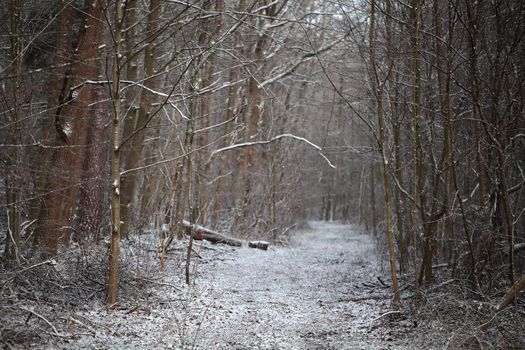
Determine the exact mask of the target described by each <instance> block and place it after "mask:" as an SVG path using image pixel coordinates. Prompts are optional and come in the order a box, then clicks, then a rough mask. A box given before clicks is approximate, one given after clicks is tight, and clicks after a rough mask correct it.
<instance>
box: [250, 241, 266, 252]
mask: <svg viewBox="0 0 525 350" xmlns="http://www.w3.org/2000/svg"><path fill="white" fill-rule="evenodd" d="M269 245H270V243H268V242H266V241H250V242H248V247H250V248H256V249H261V250H268V246H269Z"/></svg>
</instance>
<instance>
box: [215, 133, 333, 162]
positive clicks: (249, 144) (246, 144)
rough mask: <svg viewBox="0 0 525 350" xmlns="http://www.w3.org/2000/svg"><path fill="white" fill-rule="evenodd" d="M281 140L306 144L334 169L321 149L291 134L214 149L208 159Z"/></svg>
mask: <svg viewBox="0 0 525 350" xmlns="http://www.w3.org/2000/svg"><path fill="white" fill-rule="evenodd" d="M283 138H291V139H294V140H298V141H302V142H304V143H306V144H307V145H309V146H311V147H313V148H315V149H316V150H317V151H319V155H320V156H321V157H323V158H324V160H326V162H327V163H328V165H329V166H330V167H331V168H334V169H335V165H333V164H332V162H330V159H328V157H326V156H325V155H324V154H323V153H322V150H323V149H322V148H321V147H319V146H317V145H316V144H315V143H313V142H311V141H309V140H307V139H305V138H304V137H300V136H296V135H293V134H281V135H277V136H274V137H272V138H271V139H269V140H261V141H253V142H244V143H237V144H233V145H230V146H227V147H223V148H219V149H216V150H215V151H213V152H212V153H211V156H210V158H212V157H214V156H215V155H216V154H218V153H222V152H226V151H231V150H234V149H237V148H244V147H251V146H259V145H267V144H269V143H272V142H274V141H277V140H280V139H283Z"/></svg>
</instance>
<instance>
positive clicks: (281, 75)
mask: <svg viewBox="0 0 525 350" xmlns="http://www.w3.org/2000/svg"><path fill="white" fill-rule="evenodd" d="M349 35H350V33H347V34H346V35H344V36H342V37H340V38H339V39H336V40H334V41H332V42H331V43H329V44H328V45H326V46H324V47H321V48H320V49H318V50H316V51H314V52H309V53H307V54H304V55H303V56H302V57H301V58H299V59H298V60H297V61H295V62H294V63H293V64H291V65H289V66H288V67H285V68H284V69H283V70H282V71H281V72H280V73H277V74H276V75H274V76H272V77H270V78H268V79H266V80H265V81H263V82H262V83H261V84H260V85H259V86H260V87H261V88H263V87H265V86H266V85H268V84H272V83H274V82H276V81H277V80H279V79H282V78H284V77H286V76H288V75H290V74H292V73H293V72H295V71H296V70H297V68H299V66H300V65H301V64H303V63H305V62H308V61H309V60H311V59H312V58H314V57H317V56H318V55H320V54H322V53H323V52H326V51H329V50H331V49H332V48H333V47H334V46H336V45H337V44H339V43H340V42H342V41H343V40H345V39H346V38H347V37H348V36H349Z"/></svg>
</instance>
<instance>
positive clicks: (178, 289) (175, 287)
mask: <svg viewBox="0 0 525 350" xmlns="http://www.w3.org/2000/svg"><path fill="white" fill-rule="evenodd" d="M135 279H138V280H142V281H146V282H149V283H153V284H156V285H159V286H167V287H171V288H174V289H175V290H177V291H178V292H182V288H180V287H177V286H176V285H174V284H171V283H165V282H157V281H155V280H150V279H149V278H144V277H135Z"/></svg>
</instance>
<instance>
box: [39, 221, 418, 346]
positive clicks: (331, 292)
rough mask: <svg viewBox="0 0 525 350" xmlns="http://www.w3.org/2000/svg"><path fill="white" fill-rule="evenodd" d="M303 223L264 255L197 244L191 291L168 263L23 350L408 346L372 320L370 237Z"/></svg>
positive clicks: (382, 294)
mask: <svg viewBox="0 0 525 350" xmlns="http://www.w3.org/2000/svg"><path fill="white" fill-rule="evenodd" d="M310 225H311V228H310V229H308V230H305V231H304V232H299V233H297V234H295V235H294V237H293V238H292V240H291V242H290V245H289V246H288V247H274V246H271V247H270V249H269V250H268V251H262V250H258V249H250V248H245V247H243V248H231V247H226V246H220V245H209V244H206V243H201V244H200V250H198V253H199V255H200V256H201V258H197V257H196V258H195V259H194V261H196V264H195V265H194V267H195V273H194V277H195V280H194V284H193V285H192V286H190V287H187V286H186V285H185V284H184V283H183V279H182V275H183V274H182V272H181V271H182V267H181V264H180V261H176V260H177V259H174V258H173V259H171V260H170V261H171V264H170V265H168V266H167V268H166V270H165V272H164V273H163V274H162V279H159V278H158V277H159V276H158V275H155V276H153V275H152V276H150V277H151V280H154V281H155V282H154V283H153V284H152V285H151V288H150V289H149V291H148V292H145V293H144V295H143V296H142V298H141V299H140V300H139V301H135V302H132V301H128V302H126V301H125V300H124V301H122V302H121V304H120V305H119V307H117V308H116V309H114V310H107V308H106V307H104V305H102V304H100V305H96V304H95V305H90V306H89V308H87V309H85V310H84V311H80V310H79V311H77V312H75V313H72V314H69V315H68V316H67V318H68V322H67V324H68V325H70V327H72V328H71V329H69V330H68V331H69V332H70V333H69V334H73V335H74V336H72V337H67V338H60V337H56V336H55V337H50V338H48V340H49V343H47V344H42V343H40V344H32V346H31V348H41V349H48V348H51V349H55V348H76V349H79V348H86V349H290V350H293V349H301V350H303V349H406V348H410V347H408V346H406V344H403V341H402V340H400V339H394V338H393V337H392V335H391V333H389V332H390V331H389V328H388V327H381V326H380V324H381V322H383V320H384V319H386V318H387V317H384V318H381V319H377V318H378V317H379V316H380V315H382V314H384V313H385V312H387V311H389V305H390V301H389V297H390V292H389V290H388V289H385V288H384V287H382V286H381V284H380V283H379V282H378V280H377V276H379V272H378V271H377V266H379V264H378V261H377V257H376V254H375V248H374V244H373V241H372V239H371V238H370V236H368V235H364V234H360V233H359V232H358V231H356V230H355V229H353V228H352V227H351V226H348V225H341V224H328V223H321V222H313V223H311V224H310ZM177 254H179V255H180V252H179V253H177ZM172 255H175V254H172ZM152 258H153V257H152ZM56 322H58V321H56ZM401 322H403V321H401ZM56 325H57V326H58V323H57V324H56ZM408 327H410V326H408ZM57 328H58V327H57Z"/></svg>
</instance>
